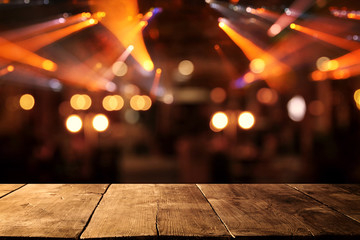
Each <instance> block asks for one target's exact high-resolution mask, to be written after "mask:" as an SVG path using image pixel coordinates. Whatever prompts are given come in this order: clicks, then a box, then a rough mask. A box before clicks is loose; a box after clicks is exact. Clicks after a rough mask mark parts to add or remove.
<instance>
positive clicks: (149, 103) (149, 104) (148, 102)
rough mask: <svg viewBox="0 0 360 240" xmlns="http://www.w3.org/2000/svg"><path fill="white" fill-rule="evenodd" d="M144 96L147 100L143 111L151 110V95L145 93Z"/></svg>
mask: <svg viewBox="0 0 360 240" xmlns="http://www.w3.org/2000/svg"><path fill="white" fill-rule="evenodd" d="M142 98H143V99H144V101H145V105H144V107H143V108H142V109H141V110H142V111H147V110H149V109H150V108H151V105H152V101H151V98H150V97H149V96H146V95H143V96H142Z"/></svg>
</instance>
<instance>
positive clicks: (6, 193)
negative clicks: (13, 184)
mask: <svg viewBox="0 0 360 240" xmlns="http://www.w3.org/2000/svg"><path fill="white" fill-rule="evenodd" d="M26 185H27V184H23V185H22V186H20V187H18V188H15V189H13V190H11V191H10V192H8V193H6V194H5V195H2V196H0V199H1V198H3V197H6V196H7V195H9V194H11V193H13V192H15V191H17V190H19V189H20V188H23V187H25V186H26Z"/></svg>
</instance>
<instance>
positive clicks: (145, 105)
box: [130, 95, 152, 111]
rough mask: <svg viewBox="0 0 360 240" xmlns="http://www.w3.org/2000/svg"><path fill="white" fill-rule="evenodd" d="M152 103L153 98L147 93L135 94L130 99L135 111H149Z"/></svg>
mask: <svg viewBox="0 0 360 240" xmlns="http://www.w3.org/2000/svg"><path fill="white" fill-rule="evenodd" d="M151 105H152V101H151V98H150V97H149V96H146V95H135V96H133V97H132V98H131V99H130V107H131V108H132V109H133V110H135V111H147V110H149V109H150V107H151Z"/></svg>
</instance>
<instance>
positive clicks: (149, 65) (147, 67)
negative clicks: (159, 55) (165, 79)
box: [143, 60, 154, 72]
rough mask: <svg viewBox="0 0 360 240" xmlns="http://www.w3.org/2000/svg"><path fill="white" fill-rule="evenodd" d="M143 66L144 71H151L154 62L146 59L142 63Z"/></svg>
mask: <svg viewBox="0 0 360 240" xmlns="http://www.w3.org/2000/svg"><path fill="white" fill-rule="evenodd" d="M143 68H144V69H145V70H146V71H148V72H150V71H152V70H153V69H154V64H153V62H152V61H151V60H146V61H144V63H143Z"/></svg>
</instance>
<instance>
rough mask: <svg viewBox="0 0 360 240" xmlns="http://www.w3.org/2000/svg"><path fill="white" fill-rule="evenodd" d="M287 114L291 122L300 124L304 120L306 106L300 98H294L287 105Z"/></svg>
mask: <svg viewBox="0 0 360 240" xmlns="http://www.w3.org/2000/svg"><path fill="white" fill-rule="evenodd" d="M287 110H288V114H289V117H290V119H291V120H293V121H295V122H300V121H302V120H303V119H304V117H305V113H306V104H305V100H304V98H303V97H302V96H299V95H297V96H295V97H293V98H292V99H290V101H289V102H288V104H287Z"/></svg>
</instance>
